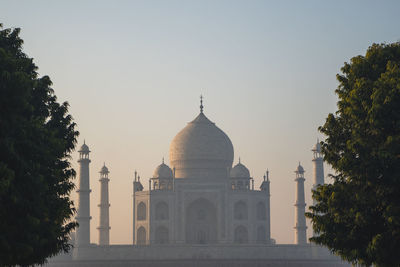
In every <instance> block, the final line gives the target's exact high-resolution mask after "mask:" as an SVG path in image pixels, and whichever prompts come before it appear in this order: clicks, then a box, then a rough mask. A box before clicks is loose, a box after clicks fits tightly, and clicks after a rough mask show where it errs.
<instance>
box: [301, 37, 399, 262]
mask: <svg viewBox="0 0 400 267" xmlns="http://www.w3.org/2000/svg"><path fill="white" fill-rule="evenodd" d="M341 71H342V74H341V75H339V74H338V75H337V79H338V81H339V86H338V89H337V90H336V94H337V95H338V98H339V100H338V103H337V106H338V110H337V111H336V113H335V115H334V114H329V115H328V117H327V119H326V122H325V124H324V125H323V126H321V127H320V128H319V130H320V131H321V132H322V133H323V134H324V135H325V136H326V140H325V141H324V142H321V145H322V152H323V154H324V158H325V161H326V162H328V163H329V164H330V165H331V166H332V167H333V169H334V170H335V172H336V175H335V176H332V177H333V180H334V181H333V184H326V185H323V186H319V187H318V188H317V190H316V191H314V192H313V198H314V199H315V200H316V201H317V202H316V204H315V205H314V206H312V207H310V209H311V212H309V213H307V214H306V215H307V217H309V218H311V220H312V224H313V229H314V231H315V232H316V233H317V236H316V237H313V238H311V241H313V242H315V243H317V244H321V245H324V246H327V247H328V248H329V249H331V250H332V251H333V252H334V253H336V254H338V255H340V256H341V257H342V258H343V259H345V260H348V261H350V262H352V263H357V264H361V265H366V266H370V265H375V266H391V267H393V266H400V43H393V44H373V45H372V46H371V47H369V48H368V50H367V52H366V55H365V56H361V55H360V56H356V57H354V58H352V59H351V61H350V63H345V64H344V66H343V67H342V68H341Z"/></svg>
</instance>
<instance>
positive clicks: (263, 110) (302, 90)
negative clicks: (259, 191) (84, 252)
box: [0, 1, 400, 244]
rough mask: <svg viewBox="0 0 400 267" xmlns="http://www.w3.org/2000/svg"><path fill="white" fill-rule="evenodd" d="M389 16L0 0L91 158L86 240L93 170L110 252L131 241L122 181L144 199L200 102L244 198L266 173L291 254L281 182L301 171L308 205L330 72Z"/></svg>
mask: <svg viewBox="0 0 400 267" xmlns="http://www.w3.org/2000/svg"><path fill="white" fill-rule="evenodd" d="M399 10H400V4H399V2H398V1H274V2H273V1H68V2H67V1H64V2H61V1H2V2H1V12H0V21H1V22H2V23H3V24H4V27H6V28H7V27H20V28H22V34H21V36H22V38H23V39H24V41H25V45H24V50H25V52H26V53H27V54H28V55H29V56H30V57H33V58H34V61H35V63H36V64H37V65H38V66H39V73H40V75H49V76H50V78H51V79H52V81H53V83H54V86H53V88H54V89H55V93H56V95H57V96H58V98H59V100H60V101H68V102H69V103H70V105H71V107H70V113H71V114H72V115H73V117H74V118H75V121H76V123H77V124H78V130H79V131H80V133H81V134H80V137H79V143H78V147H79V146H80V145H82V143H83V140H84V139H86V143H87V144H88V145H89V147H90V149H91V150H92V153H91V160H92V163H91V168H90V171H91V189H92V194H91V214H92V217H93V218H92V221H91V242H93V243H97V242H98V231H97V229H96V227H97V226H98V224H99V218H98V213H99V210H98V207H97V204H98V203H99V196H100V192H99V182H98V178H99V173H98V172H99V170H100V168H101V166H102V165H103V162H105V163H106V165H107V166H108V168H109V170H110V172H111V173H110V202H111V208H110V224H111V234H110V235H111V243H112V244H131V243H132V180H133V172H134V170H137V171H138V172H139V174H140V176H141V177H142V182H143V185H144V186H145V189H146V188H147V186H148V183H147V179H148V178H149V177H150V176H151V175H152V173H153V170H154V169H155V168H156V166H157V165H158V164H160V163H161V160H162V157H165V161H166V163H168V164H169V159H168V150H169V144H170V142H171V140H172V138H173V137H174V136H175V135H176V134H177V133H178V131H179V130H181V129H182V128H183V127H184V126H185V125H186V123H187V122H189V121H191V120H192V119H193V118H194V117H195V116H196V115H197V114H198V112H199V96H200V94H203V96H204V106H205V108H204V112H205V114H206V115H207V117H208V118H209V119H210V120H212V121H213V122H215V123H216V125H217V126H218V127H220V128H221V129H222V130H223V131H225V132H226V133H227V134H228V136H229V137H230V139H231V140H232V143H233V145H234V149H235V163H236V162H237V160H238V157H239V156H240V157H241V160H242V163H244V164H245V165H246V166H247V167H248V168H249V169H250V172H251V175H252V176H253V177H254V178H255V186H256V187H257V188H258V186H259V185H260V183H261V179H262V175H263V174H264V172H265V171H266V169H267V168H269V170H270V175H271V176H270V178H271V195H272V196H271V235H272V238H274V239H276V241H277V243H293V241H294V230H293V226H294V206H293V204H294V200H295V182H294V172H293V171H294V169H295V168H296V166H297V164H298V162H299V161H301V163H302V165H303V167H304V168H305V171H306V173H305V176H306V198H307V201H306V202H307V204H308V205H309V204H311V203H312V200H311V192H310V190H311V185H312V165H311V158H312V153H311V151H310V149H311V147H312V146H313V145H314V144H315V142H316V140H317V138H318V137H319V138H321V139H323V136H321V135H320V134H319V133H318V131H317V128H318V126H320V125H322V124H323V123H324V120H325V118H326V116H327V114H328V113H330V112H334V111H335V110H336V106H335V104H336V101H337V98H336V96H335V95H334V90H335V88H336V87H337V82H336V78H335V75H336V73H338V72H339V71H340V67H341V66H342V65H343V63H344V62H345V61H348V60H349V59H350V58H351V57H353V56H356V55H359V54H364V53H365V50H366V49H367V47H368V46H369V45H371V44H372V43H374V42H375V43H382V42H387V43H390V42H395V41H397V40H399V38H400V33H399V30H398V26H399V25H400V16H399V15H398V11H399ZM73 156H74V158H73V164H74V167H75V168H76V170H77V171H78V170H79V169H78V164H77V162H76V160H77V152H74V154H73ZM329 172H330V169H329V168H327V166H325V174H326V175H327V174H328V173H329ZM326 181H328V182H329V180H328V179H326ZM73 198H74V199H76V193H75V192H74V193H73ZM310 234H311V228H310V227H309V229H308V235H309V236H310Z"/></svg>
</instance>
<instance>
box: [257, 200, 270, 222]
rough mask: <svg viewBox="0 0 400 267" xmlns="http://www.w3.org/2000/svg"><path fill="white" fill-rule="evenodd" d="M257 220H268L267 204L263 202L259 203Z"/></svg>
mask: <svg viewBox="0 0 400 267" xmlns="http://www.w3.org/2000/svg"><path fill="white" fill-rule="evenodd" d="M256 214H257V220H265V219H267V213H266V210H265V204H264V203H263V202H258V203H257V206H256Z"/></svg>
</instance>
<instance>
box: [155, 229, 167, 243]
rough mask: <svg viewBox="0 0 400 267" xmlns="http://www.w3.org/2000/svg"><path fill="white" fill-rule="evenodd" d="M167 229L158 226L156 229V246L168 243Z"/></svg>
mask: <svg viewBox="0 0 400 267" xmlns="http://www.w3.org/2000/svg"><path fill="white" fill-rule="evenodd" d="M168 240H169V236H168V229H167V228H166V227H164V226H160V227H158V228H157V229H156V240H155V243H156V244H166V243H168Z"/></svg>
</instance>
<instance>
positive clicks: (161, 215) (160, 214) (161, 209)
mask: <svg viewBox="0 0 400 267" xmlns="http://www.w3.org/2000/svg"><path fill="white" fill-rule="evenodd" d="M168 215H169V214H168V205H167V203H165V202H164V201H162V202H158V203H157V205H156V220H168V219H169V216H168Z"/></svg>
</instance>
